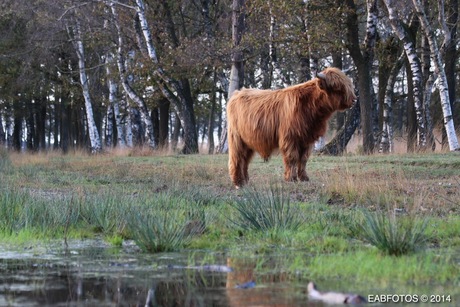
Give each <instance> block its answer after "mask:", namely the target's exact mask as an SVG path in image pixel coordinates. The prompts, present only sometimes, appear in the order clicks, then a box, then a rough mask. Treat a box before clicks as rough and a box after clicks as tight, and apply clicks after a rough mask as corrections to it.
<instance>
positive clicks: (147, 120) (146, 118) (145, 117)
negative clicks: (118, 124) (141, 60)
mask: <svg viewBox="0 0 460 307" xmlns="http://www.w3.org/2000/svg"><path fill="white" fill-rule="evenodd" d="M110 9H111V11H112V16H113V21H114V23H115V28H116V29H117V36H118V48H117V50H118V51H117V66H118V72H119V75H120V81H121V84H122V86H123V89H124V90H125V92H126V94H127V95H128V97H129V98H130V99H131V100H132V101H133V102H134V103H135V104H136V105H137V107H138V108H139V112H140V115H141V120H142V121H143V122H144V124H145V126H146V130H147V137H148V142H149V143H148V144H149V147H150V148H152V149H155V148H156V145H157V144H155V137H154V131H153V123H152V118H151V117H150V114H149V112H148V109H147V106H146V105H145V101H144V99H143V98H142V96H141V95H139V94H138V93H137V92H136V91H135V90H134V89H133V88H132V87H131V85H130V84H129V81H128V76H127V72H126V65H125V58H124V55H123V45H124V43H123V36H122V33H121V28H120V24H119V18H118V12H117V9H116V8H115V5H114V4H113V3H110Z"/></svg>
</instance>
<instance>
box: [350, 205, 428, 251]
mask: <svg viewBox="0 0 460 307" xmlns="http://www.w3.org/2000/svg"><path fill="white" fill-rule="evenodd" d="M427 226H428V219H426V218H425V219H420V218H417V217H415V216H397V215H395V214H394V213H387V212H382V211H379V212H374V213H371V212H367V211H365V212H364V221H363V223H362V224H358V225H357V230H358V231H357V232H358V233H359V234H360V235H361V237H362V238H363V239H364V240H365V241H367V242H369V243H370V244H371V245H373V246H375V247H377V248H378V249H379V250H380V251H382V252H384V253H385V254H388V255H393V256H401V255H406V254H410V253H413V252H415V251H417V250H420V249H422V248H424V247H425V245H426V243H427V241H428V236H427V234H426V229H427Z"/></svg>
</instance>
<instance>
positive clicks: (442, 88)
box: [412, 0, 459, 151]
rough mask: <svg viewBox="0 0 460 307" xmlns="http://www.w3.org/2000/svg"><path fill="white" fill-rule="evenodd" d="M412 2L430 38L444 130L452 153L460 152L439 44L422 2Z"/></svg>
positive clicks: (415, 0)
mask: <svg viewBox="0 0 460 307" xmlns="http://www.w3.org/2000/svg"><path fill="white" fill-rule="evenodd" d="M441 1H442V0H441ZM412 2H413V4H414V6H415V10H416V11H417V15H418V19H419V21H420V24H421V26H422V29H423V30H424V32H425V35H426V36H427V38H428V43H429V45H430V52H431V60H432V61H433V63H434V67H435V73H436V74H437V75H438V89H439V96H440V97H441V106H442V113H443V116H444V128H445V129H446V133H447V140H448V142H449V149H450V150H451V151H454V150H459V144H458V140H457V135H456V133H455V127H454V119H453V117H452V109H451V107H450V100H449V87H448V85H447V78H446V72H445V70H444V65H443V63H442V60H441V55H440V51H439V48H438V44H437V43H436V37H435V34H434V32H433V29H432V28H431V26H430V24H429V22H428V19H427V17H426V15H425V11H424V9H423V6H422V3H421V2H420V0H412ZM445 34H446V33H445Z"/></svg>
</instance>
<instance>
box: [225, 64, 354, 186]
mask: <svg viewBox="0 0 460 307" xmlns="http://www.w3.org/2000/svg"><path fill="white" fill-rule="evenodd" d="M355 99H356V96H355V94H354V90H353V85H352V83H351V80H350V78H348V77H347V76H346V75H345V74H344V73H343V72H342V71H340V70H339V69H337V68H327V69H325V70H324V71H322V72H321V73H319V74H318V75H317V77H316V78H315V79H313V80H310V81H308V82H305V83H302V84H298V85H294V86H290V87H287V88H284V89H279V90H258V89H242V90H241V91H236V92H235V93H234V94H233V95H232V97H231V99H230V101H229V102H228V106H227V123H228V146H229V161H228V167H229V173H230V177H231V179H232V181H233V184H234V185H235V186H236V187H237V188H238V187H239V186H242V185H244V184H246V183H247V182H248V180H249V175H248V165H249V162H250V160H251V158H252V157H253V155H254V152H258V153H259V154H260V156H261V157H262V158H263V159H265V160H267V159H268V158H269V157H270V155H271V154H272V152H273V151H274V150H275V149H278V148H279V150H280V152H281V154H282V156H283V162H284V168H285V171H284V179H285V180H287V181H295V180H297V179H299V180H301V181H308V176H307V173H306V171H305V166H306V163H307V160H308V157H309V156H310V153H311V149H312V147H313V144H314V142H315V141H316V140H318V138H319V137H320V136H323V135H324V134H325V132H326V129H327V121H328V119H329V117H330V116H331V115H332V114H333V113H334V112H335V111H337V110H340V111H342V110H345V109H347V108H349V107H351V106H352V104H353V101H354V100H355Z"/></svg>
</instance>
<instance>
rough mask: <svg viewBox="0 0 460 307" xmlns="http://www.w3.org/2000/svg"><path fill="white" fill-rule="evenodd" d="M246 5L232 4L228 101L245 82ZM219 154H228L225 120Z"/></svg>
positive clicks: (240, 1) (239, 0) (239, 1)
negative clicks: (231, 50) (241, 45)
mask: <svg viewBox="0 0 460 307" xmlns="http://www.w3.org/2000/svg"><path fill="white" fill-rule="evenodd" d="M244 3H245V0H233V2H232V45H233V52H232V68H231V71H230V84H229V86H228V95H227V97H228V99H230V97H232V95H233V92H235V91H236V90H238V89H240V88H241V87H242V86H243V81H244V64H243V51H242V50H241V48H240V43H241V39H242V37H243V31H244V17H245V13H244ZM218 152H220V153H226V152H228V140H227V121H226V120H225V121H224V123H223V128H222V135H221V139H220V142H219V149H218Z"/></svg>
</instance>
